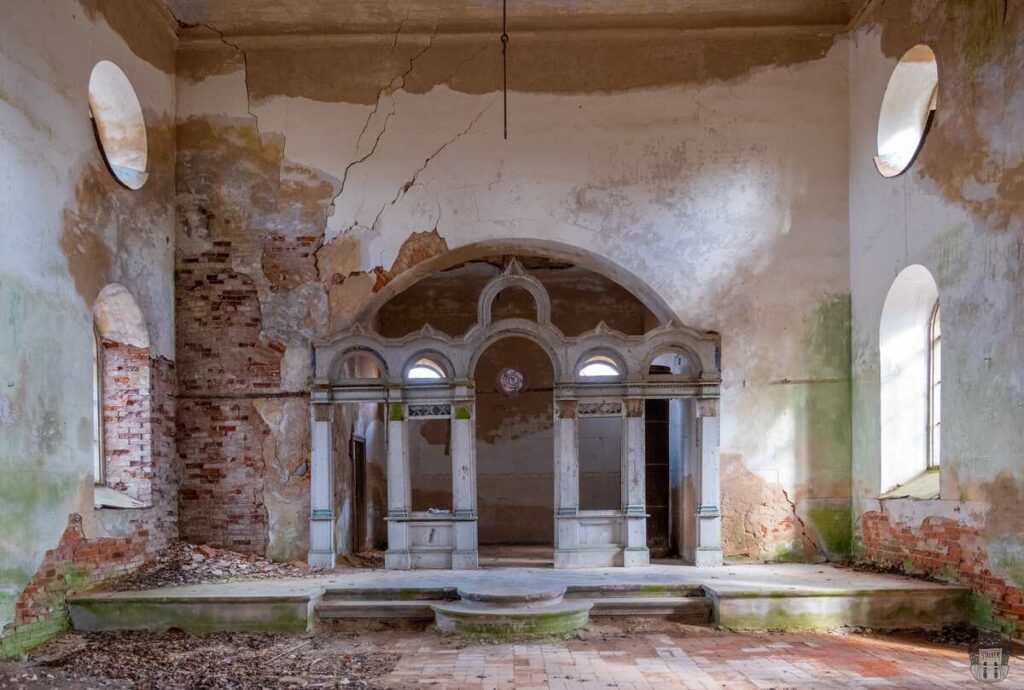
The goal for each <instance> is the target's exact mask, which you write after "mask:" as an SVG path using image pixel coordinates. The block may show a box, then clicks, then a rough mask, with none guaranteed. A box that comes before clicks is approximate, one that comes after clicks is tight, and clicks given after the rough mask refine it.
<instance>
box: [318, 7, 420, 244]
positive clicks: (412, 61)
mask: <svg viewBox="0 0 1024 690" xmlns="http://www.w3.org/2000/svg"><path fill="white" fill-rule="evenodd" d="M407 18H408V15H406V17H405V18H403V19H402V21H401V22H400V23H399V25H398V29H397V30H396V31H395V37H394V39H393V40H392V42H391V50H390V51H389V55H391V54H393V53H394V51H395V48H396V47H397V46H398V39H399V36H400V35H401V33H402V27H403V25H404V24H405V19H407ZM436 37H437V28H436V27H435V28H434V30H433V32H432V33H431V34H430V37H429V38H428V39H427V45H426V46H424V48H423V49H422V50H420V51H419V52H417V53H415V54H414V55H412V56H411V57H410V58H409V66H408V67H407V68H406V69H405V71H404V72H402V73H401V74H400V75H398V76H397V77H394V78H393V79H391V81H389V82H388V83H387V84H386V85H385V86H383V87H381V89H380V91H378V92H377V100H376V101H375V102H374V104H373V109H372V110H371V111H370V113H369V114H368V115H367V116H366V121H365V122H364V123H363V127H362V129H361V130H360V131H359V136H358V137H357V138H356V154H357V157H356V158H354V159H353V160H351V161H349V163H348V165H346V166H345V170H344V171H343V172H342V175H341V183H340V185H339V187H338V191H337V193H335V195H334V196H333V197H332V198H331V201H330V203H329V204H328V208H330V209H331V213H330V214H329V215H333V211H334V209H335V208H336V207H335V204H336V203H337V201H338V199H340V198H341V195H342V194H344V193H345V188H346V186H347V185H348V176H349V173H350V172H351V171H352V169H353V168H355V167H356V166H357V165H361V164H363V163H365V162H366V161H367V160H369V159H370V157H371V156H373V154H374V153H376V151H377V146H378V145H379V144H380V141H381V139H382V138H383V137H384V133H385V132H386V131H387V128H388V122H389V121H390V120H391V118H392V117H393V116H394V114H395V112H396V105H395V93H397V92H398V91H400V90H402V89H404V88H405V82H406V79H407V78H408V77H409V75H410V74H411V73H412V71H413V69H414V68H415V66H416V61H417V60H419V59H420V58H421V57H422V56H423V55H424V54H425V53H426V52H427V51H428V50H430V48H431V46H433V45H434V39H435V38H436ZM385 95H386V96H387V97H388V99H389V100H390V101H391V108H390V110H389V111H388V113H387V114H386V115H385V116H384V120H383V122H382V123H381V128H380V131H379V132H377V136H376V137H375V138H374V140H373V145H372V146H371V147H370V150H369V151H367V152H366V153H365V154H364V155H362V156H358V153H359V149H360V148H362V142H363V137H364V136H365V135H366V132H367V130H368V129H369V128H370V123H371V122H373V120H374V119H375V118H376V116H377V114H378V113H379V112H380V105H381V100H382V99H383V98H384V96H385ZM358 225H359V221H358V219H356V220H354V221H353V222H352V223H351V224H350V225H349V226H348V227H347V228H346V229H345V230H344V231H343V232H348V231H349V230H351V229H352V228H354V227H356V226H358Z"/></svg>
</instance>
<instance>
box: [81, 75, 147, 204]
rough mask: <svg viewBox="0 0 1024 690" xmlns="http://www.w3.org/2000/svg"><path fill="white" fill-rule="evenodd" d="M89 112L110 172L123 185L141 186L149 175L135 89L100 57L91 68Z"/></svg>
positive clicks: (142, 121)
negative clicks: (100, 59)
mask: <svg viewBox="0 0 1024 690" xmlns="http://www.w3.org/2000/svg"><path fill="white" fill-rule="evenodd" d="M89 114H90V115H91V116H92V121H93V126H94V127H95V129H96V138H97V139H98V140H99V145H100V151H101V152H102V153H103V157H104V159H106V161H107V165H108V166H109V167H110V172H112V173H113V174H114V177H116V178H117V180H118V181H119V182H120V183H121V184H123V185H124V186H125V187H128V188H129V189H140V188H141V187H142V185H144V184H146V179H147V178H148V177H149V174H148V173H147V172H146V163H147V158H148V144H147V140H146V122H145V120H144V119H143V117H142V106H141V105H139V98H138V96H136V95H135V89H133V88H132V85H131V82H129V81H128V77H126V76H125V74H124V72H122V71H121V68H120V67H118V66H117V65H115V64H114V63H113V62H109V61H107V60H102V61H100V62H98V63H96V66H95V67H93V68H92V75H91V76H90V77H89Z"/></svg>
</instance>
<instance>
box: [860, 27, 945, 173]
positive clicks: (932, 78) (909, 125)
mask: <svg viewBox="0 0 1024 690" xmlns="http://www.w3.org/2000/svg"><path fill="white" fill-rule="evenodd" d="M938 89H939V67H938V63H937V62H936V60H935V53H934V52H932V49H931V48H929V47H928V46H926V45H923V44H921V45H916V46H914V47H913V48H911V49H910V50H908V51H907V52H906V53H904V54H903V57H901V58H900V61H899V63H898V64H897V65H896V68H895V69H894V70H893V71H892V76H890V77H889V84H888V86H886V87H885V95H884V96H883V97H882V108H881V111H880V112H879V114H878V135H877V145H878V155H876V156H875V167H877V168H878V172H879V173H881V174H882V176H883V177H895V176H896V175H899V174H900V173H901V172H903V171H904V170H906V169H907V167H908V166H909V165H910V163H911V161H913V160H914V156H916V155H917V150H918V149H919V148H920V147H921V141H922V140H923V139H924V134H925V130H926V129H927V126H928V117H929V116H930V115H931V113H932V111H933V110H935V107H936V102H937V100H938Z"/></svg>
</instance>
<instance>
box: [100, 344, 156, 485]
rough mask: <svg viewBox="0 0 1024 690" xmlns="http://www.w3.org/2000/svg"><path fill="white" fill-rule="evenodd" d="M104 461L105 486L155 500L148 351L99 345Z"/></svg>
mask: <svg viewBox="0 0 1024 690" xmlns="http://www.w3.org/2000/svg"><path fill="white" fill-rule="evenodd" d="M102 368H103V386H102V390H103V461H104V479H105V483H106V485H107V486H109V487H111V488H113V489H117V490H118V491H123V492H124V493H126V494H128V495H129V496H131V497H132V498H134V499H136V500H138V501H141V502H143V503H145V504H146V505H150V504H151V503H152V501H153V489H152V483H153V455H152V442H153V432H152V423H153V413H152V406H151V388H152V381H151V376H150V361H149V350H148V349H147V348H140V347H133V346H131V345H126V344H124V343H115V342H111V341H107V340H105V341H104V342H103V367H102Z"/></svg>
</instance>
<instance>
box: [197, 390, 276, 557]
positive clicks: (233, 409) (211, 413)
mask: <svg viewBox="0 0 1024 690" xmlns="http://www.w3.org/2000/svg"><path fill="white" fill-rule="evenodd" d="M269 433H270V431H269V429H268V428H267V426H266V424H264V423H263V420H262V419H261V418H260V416H259V413H258V412H257V411H256V409H255V408H254V407H253V404H252V401H251V400H231V399H218V400H196V399H190V400H182V401H180V403H179V407H178V453H179V454H180V455H181V458H182V465H183V471H184V478H183V482H182V487H181V492H180V495H179V505H180V510H181V535H182V538H184V539H187V540H189V541H192V542H195V543H206V544H213V545H215V546H218V547H221V548H230V549H234V550H235V551H241V552H243V553H264V552H265V550H266V547H267V512H266V509H265V508H264V506H263V471H264V470H263V444H264V440H265V438H266V436H267V435H268V434H269Z"/></svg>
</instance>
